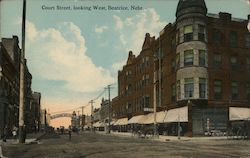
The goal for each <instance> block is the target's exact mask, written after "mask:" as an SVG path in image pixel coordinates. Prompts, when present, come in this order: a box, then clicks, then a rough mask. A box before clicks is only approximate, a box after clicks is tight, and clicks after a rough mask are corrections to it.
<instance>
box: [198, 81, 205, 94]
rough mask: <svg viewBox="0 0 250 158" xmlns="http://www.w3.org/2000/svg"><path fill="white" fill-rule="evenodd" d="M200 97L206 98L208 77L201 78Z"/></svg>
mask: <svg viewBox="0 0 250 158" xmlns="http://www.w3.org/2000/svg"><path fill="white" fill-rule="evenodd" d="M199 91H200V98H206V79H205V78H199Z"/></svg>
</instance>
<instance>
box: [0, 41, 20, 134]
mask: <svg viewBox="0 0 250 158" xmlns="http://www.w3.org/2000/svg"><path fill="white" fill-rule="evenodd" d="M18 43H19V41H18V37H17V36H13V38H3V39H2V42H1V43H0V134H1V135H2V134H3V129H4V128H5V127H7V128H8V129H9V130H11V129H12V127H13V126H18V105H19V63H20V52H21V50H20V48H19V46H18Z"/></svg>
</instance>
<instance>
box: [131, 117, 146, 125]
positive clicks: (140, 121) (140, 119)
mask: <svg viewBox="0 0 250 158" xmlns="http://www.w3.org/2000/svg"><path fill="white" fill-rule="evenodd" d="M144 119H145V115H138V116H133V117H132V118H131V119H129V120H128V124H135V123H138V124H141V123H142V122H143V120H144Z"/></svg>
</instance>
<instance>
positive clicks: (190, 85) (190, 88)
mask: <svg viewBox="0 0 250 158" xmlns="http://www.w3.org/2000/svg"><path fill="white" fill-rule="evenodd" d="M184 88H185V98H192V97H193V92H194V81H193V78H185V85H184Z"/></svg>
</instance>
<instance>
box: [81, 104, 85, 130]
mask: <svg viewBox="0 0 250 158" xmlns="http://www.w3.org/2000/svg"><path fill="white" fill-rule="evenodd" d="M83 109H84V106H82V124H81V127H82V132H83V126H84V118H83Z"/></svg>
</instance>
